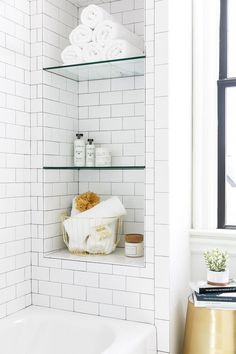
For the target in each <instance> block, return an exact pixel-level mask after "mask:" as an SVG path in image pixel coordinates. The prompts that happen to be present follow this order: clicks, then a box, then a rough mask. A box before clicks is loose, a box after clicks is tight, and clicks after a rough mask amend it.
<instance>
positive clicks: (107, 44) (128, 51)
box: [61, 5, 144, 65]
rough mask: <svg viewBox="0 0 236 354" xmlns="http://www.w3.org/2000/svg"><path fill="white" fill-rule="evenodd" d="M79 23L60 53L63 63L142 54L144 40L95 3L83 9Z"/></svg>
mask: <svg viewBox="0 0 236 354" xmlns="http://www.w3.org/2000/svg"><path fill="white" fill-rule="evenodd" d="M80 21H81V23H80V24H79V26H77V27H76V28H75V29H74V30H73V31H72V32H71V33H70V36H69V40H70V45H69V46H68V47H66V48H65V49H64V50H63V51H62V53H61V59H62V61H63V63H64V64H66V65H69V64H80V63H86V62H91V61H94V62H96V61H103V60H112V59H121V58H127V57H135V56H140V55H142V54H143V48H144V43H143V39H142V38H141V37H139V36H137V35H135V34H134V33H133V32H130V31H129V30H127V29H126V28H125V27H124V26H123V25H121V24H120V23H118V22H117V21H115V20H114V18H113V17H112V16H111V15H110V14H109V13H108V12H107V11H105V10H104V9H103V8H102V7H100V6H97V5H89V6H87V7H86V8H85V9H83V11H82V13H81V16H80Z"/></svg>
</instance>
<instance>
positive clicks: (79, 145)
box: [74, 133, 85, 167]
mask: <svg viewBox="0 0 236 354" xmlns="http://www.w3.org/2000/svg"><path fill="white" fill-rule="evenodd" d="M83 136H84V134H79V133H78V134H76V137H77V139H75V141H74V165H75V166H76V167H83V166H85V142H84V139H83Z"/></svg>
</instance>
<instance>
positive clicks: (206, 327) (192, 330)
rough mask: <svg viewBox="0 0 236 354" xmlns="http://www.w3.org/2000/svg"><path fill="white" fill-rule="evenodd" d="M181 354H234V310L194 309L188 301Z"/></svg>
mask: <svg viewBox="0 0 236 354" xmlns="http://www.w3.org/2000/svg"><path fill="white" fill-rule="evenodd" d="M183 354H236V310H231V309H230V310H227V309H226V310H225V309H224V310H222V309H211V308H202V307H195V306H194V305H193V304H192V302H191V301H189V303H188V311H187V318H186V325H185V338H184V349H183Z"/></svg>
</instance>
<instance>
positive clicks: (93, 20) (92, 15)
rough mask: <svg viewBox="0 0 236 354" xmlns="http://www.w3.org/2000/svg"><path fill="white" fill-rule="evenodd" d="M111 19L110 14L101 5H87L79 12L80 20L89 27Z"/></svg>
mask: <svg viewBox="0 0 236 354" xmlns="http://www.w3.org/2000/svg"><path fill="white" fill-rule="evenodd" d="M110 19H112V16H111V15H110V14H109V13H108V12H107V11H105V10H104V9H103V8H102V7H100V6H97V5H89V6H87V7H86V8H85V9H84V10H83V11H82V13H81V16H80V20H81V22H82V23H83V24H84V25H86V26H89V27H90V28H93V29H94V28H95V27H96V26H97V25H98V24H99V23H101V22H102V21H105V20H110Z"/></svg>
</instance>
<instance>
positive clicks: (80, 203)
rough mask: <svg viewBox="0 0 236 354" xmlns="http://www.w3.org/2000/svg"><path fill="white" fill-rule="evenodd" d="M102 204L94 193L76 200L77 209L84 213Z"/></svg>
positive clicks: (81, 195)
mask: <svg viewBox="0 0 236 354" xmlns="http://www.w3.org/2000/svg"><path fill="white" fill-rule="evenodd" d="M99 203H100V197H99V196H98V195H97V194H96V193H93V192H86V193H83V194H80V195H78V196H77V197H76V199H75V205H76V209H77V210H79V211H81V212H83V211H86V210H88V209H91V208H93V207H94V206H95V205H97V204H99Z"/></svg>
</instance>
